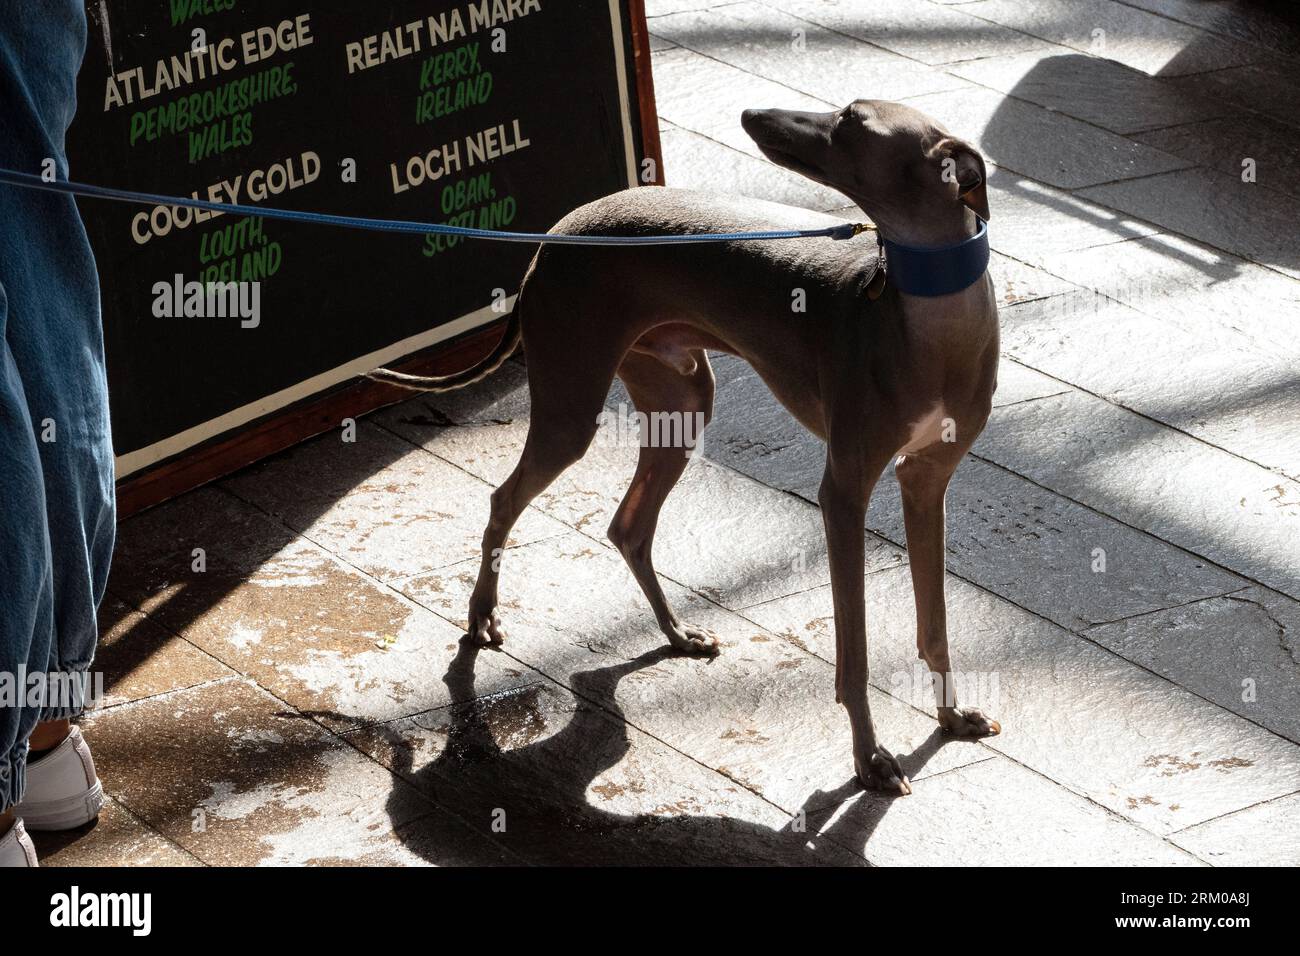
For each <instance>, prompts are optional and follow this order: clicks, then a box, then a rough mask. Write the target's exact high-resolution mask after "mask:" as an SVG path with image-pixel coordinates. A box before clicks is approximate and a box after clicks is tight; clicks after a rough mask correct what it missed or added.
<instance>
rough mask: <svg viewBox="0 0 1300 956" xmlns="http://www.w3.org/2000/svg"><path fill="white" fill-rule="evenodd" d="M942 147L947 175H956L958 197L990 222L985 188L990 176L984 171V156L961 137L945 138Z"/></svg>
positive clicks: (976, 213)
mask: <svg viewBox="0 0 1300 956" xmlns="http://www.w3.org/2000/svg"><path fill="white" fill-rule="evenodd" d="M940 147H941V150H942V152H941V155H942V156H943V157H944V160H945V162H944V171H945V175H947V174H949V173H951V175H953V176H955V177H956V180H957V198H958V199H960V200H961V201H962V202H963V203H964V204H965V205H967V206H969V207H970V208H971V209H973V210H974V211H975V215H977V216H979V217H980V218H981V219H983V220H984V221H985V222H988V218H989V197H988V191H987V189H986V188H985V182H986V180H987V179H988V176H987V174H986V173H985V172H984V157H983V156H981V155H980V153H979V150H977V149H976V148H975V147H974V146H972V145H970V144H969V143H966V142H963V141H962V140H959V139H948V140H944V141H943V143H941V144H940Z"/></svg>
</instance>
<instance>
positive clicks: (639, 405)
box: [609, 349, 718, 654]
mask: <svg viewBox="0 0 1300 956" xmlns="http://www.w3.org/2000/svg"><path fill="white" fill-rule="evenodd" d="M618 376H619V378H621V379H622V380H623V383H624V384H625V385H626V386H627V390H628V394H630V395H631V396H632V401H633V403H634V404H635V405H636V409H637V411H638V412H639V413H640V415H641V416H642V419H641V421H642V430H641V452H640V457H639V458H638V459H637V465H636V474H635V475H634V476H633V478H632V484H631V485H630V486H629V487H628V489H627V494H625V495H624V496H623V502H622V504H620V505H619V506H618V511H617V512H616V513H615V514H614V520H613V521H612V522H611V523H610V526H609V539H610V541H612V542H613V543H614V546H615V547H617V548H618V550H619V552H620V553H621V554H622V555H623V558H624V560H625V561H627V564H628V567H629V568H631V569H632V574H633V576H635V578H636V580H637V583H638V584H639V585H641V590H642V591H644V592H645V596H646V598H647V599H648V600H649V601H650V606H651V608H653V609H654V615H655V619H656V620H657V621H658V622H659V628H660V630H662V631H663V632H664V635H665V636H666V637H667V638H668V640H669V642H670V643H671V644H672V645H673V647H675V648H677V649H678V650H680V651H686V652H688V653H692V654H716V653H717V652H718V639H717V638H716V637H715V636H714V635H713V634H712V633H710V632H709V631H707V630H705V629H703V628H699V627H693V626H691V625H689V624H683V623H682V622H681V621H680V620H678V618H677V615H676V614H675V613H673V609H672V606H671V605H670V604H669V603H668V599H667V597H665V596H664V592H663V588H662V587H661V586H660V584H659V579H658V577H657V576H656V575H655V569H654V564H653V562H652V560H651V550H652V548H653V545H654V534H655V527H656V525H657V524H658V521H659V509H660V508H661V507H662V506H663V503H664V501H665V500H666V499H667V498H668V494H669V492H671V491H672V490H673V486H674V485H675V484H676V483H677V479H678V478H680V477H681V475H682V472H683V471H685V470H686V465H687V463H688V462H689V460H690V457H689V456H690V454H691V452H692V450H693V449H694V448H695V447H696V445H697V444H698V441H699V435H700V432H701V431H702V430H703V428H704V426H705V425H707V424H708V422H709V419H710V417H711V416H712V414H713V389H714V382H713V370H712V369H711V368H710V367H709V360H708V357H707V356H706V355H705V353H704V351H703V350H702V349H692V350H690V351H689V353H687V352H683V353H682V354H681V355H680V356H662V355H659V354H657V353H651V354H642V353H638V352H632V353H629V354H628V356H627V358H626V359H624V361H623V364H622V365H621V366H620V367H619V370H618Z"/></svg>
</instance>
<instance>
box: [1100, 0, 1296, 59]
mask: <svg viewBox="0 0 1300 956" xmlns="http://www.w3.org/2000/svg"><path fill="white" fill-rule="evenodd" d="M1122 2H1123V3H1125V4H1127V5H1128V6H1130V7H1140V8H1142V9H1143V10H1149V11H1150V12H1151V13H1157V14H1160V15H1161V16H1164V17H1169V18H1170V19H1173V20H1180V21H1182V22H1183V23H1188V24H1191V25H1193V26H1198V27H1201V28H1202V29H1204V30H1207V31H1209V32H1210V33H1215V34H1219V35H1221V36H1226V37H1231V38H1233V39H1235V40H1241V41H1242V42H1243V43H1249V44H1254V45H1258V46H1262V47H1265V48H1267V49H1270V50H1274V51H1276V52H1278V53H1285V54H1288V55H1292V56H1294V55H1296V54H1300V37H1297V35H1296V34H1297V31H1296V29H1295V28H1296V26H1297V25H1298V24H1297V19H1296V15H1295V7H1294V5H1293V4H1277V5H1270V4H1258V3H1251V2H1249V0H1246V2H1241V0H1229V2H1228V3H1204V2H1202V0H1122ZM1288 8H1289V9H1288Z"/></svg>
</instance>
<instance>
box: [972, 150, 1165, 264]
mask: <svg viewBox="0 0 1300 956" xmlns="http://www.w3.org/2000/svg"><path fill="white" fill-rule="evenodd" d="M988 196H989V214H990V219H989V244H990V245H991V246H992V247H993V248H994V249H995V250H997V251H998V252H1001V253H1003V254H1005V255H1007V256H1010V257H1012V258H1013V259H1016V260H1018V261H1020V262H1024V263H1027V264H1029V265H1034V266H1042V265H1043V263H1044V262H1045V261H1046V260H1047V259H1048V258H1049V257H1050V256H1054V255H1064V254H1066V253H1070V252H1075V251H1077V250H1080V249H1089V248H1092V247H1094V246H1106V245H1110V244H1114V243H1117V242H1122V241H1124V240H1126V239H1135V238H1139V237H1142V236H1150V235H1152V234H1154V233H1158V232H1160V229H1159V228H1158V227H1156V226H1153V225H1151V224H1150V223H1146V222H1142V221H1141V220H1138V219H1135V218H1132V217H1129V216H1125V215H1123V214H1122V213H1119V212H1117V211H1115V210H1114V209H1109V208H1107V207H1105V206H1101V205H1098V204H1097V203H1094V202H1089V201H1087V200H1085V199H1080V198H1079V197H1078V196H1077V195H1072V194H1070V193H1067V192H1063V191H1062V190H1059V189H1054V188H1052V187H1051V186H1047V185H1044V184H1043V183H1039V182H1036V181H1034V180H1032V179H1026V178H1025V177H1024V176H1018V175H1016V174H1015V173H1012V172H1009V171H1007V170H1005V169H990V170H989V182H988Z"/></svg>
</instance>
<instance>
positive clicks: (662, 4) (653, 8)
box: [645, 0, 728, 30]
mask: <svg viewBox="0 0 1300 956" xmlns="http://www.w3.org/2000/svg"><path fill="white" fill-rule="evenodd" d="M727 2H728V0H646V4H645V14H646V16H647V17H648V18H649V21H650V28H651V29H652V30H653V29H654V20H655V18H656V17H662V16H667V15H669V14H673V13H681V12H683V11H685V10H707V9H708V8H709V7H721V6H725V5H726V4H727Z"/></svg>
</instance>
